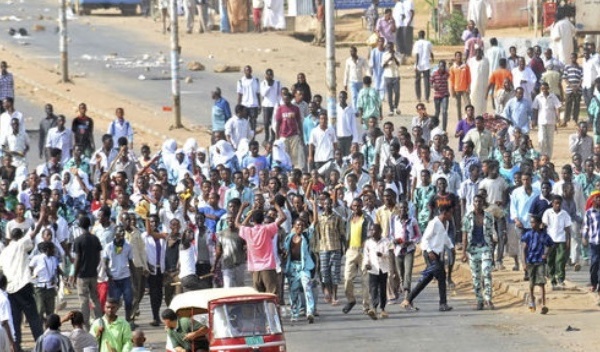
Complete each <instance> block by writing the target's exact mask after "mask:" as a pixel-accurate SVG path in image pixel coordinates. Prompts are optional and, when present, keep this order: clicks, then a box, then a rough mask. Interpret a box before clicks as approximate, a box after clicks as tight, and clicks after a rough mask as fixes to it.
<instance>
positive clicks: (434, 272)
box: [408, 252, 446, 304]
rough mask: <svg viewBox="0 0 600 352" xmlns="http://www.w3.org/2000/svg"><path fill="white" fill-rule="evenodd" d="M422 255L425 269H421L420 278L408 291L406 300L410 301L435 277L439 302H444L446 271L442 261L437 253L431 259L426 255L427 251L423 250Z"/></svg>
mask: <svg viewBox="0 0 600 352" xmlns="http://www.w3.org/2000/svg"><path fill="white" fill-rule="evenodd" d="M424 257H425V262H426V264H427V267H426V268H425V270H423V273H421V279H420V280H419V282H418V283H417V285H416V286H415V288H414V289H413V290H412V291H410V295H409V296H408V301H409V302H411V303H412V301H413V300H414V299H415V298H416V297H417V296H418V295H419V293H421V291H423V289H424V288H425V287H427V285H429V283H430V282H431V280H433V278H436V279H437V282H438V290H439V293H440V304H446V271H445V270H444V262H442V260H441V259H440V256H439V255H436V259H435V260H431V259H430V258H429V256H428V255H427V252H425V253H424Z"/></svg>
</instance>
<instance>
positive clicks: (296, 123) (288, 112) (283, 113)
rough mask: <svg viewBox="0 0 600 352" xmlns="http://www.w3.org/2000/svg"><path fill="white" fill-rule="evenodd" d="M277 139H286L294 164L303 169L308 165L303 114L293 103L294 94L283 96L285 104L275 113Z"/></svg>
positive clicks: (287, 149)
mask: <svg viewBox="0 0 600 352" xmlns="http://www.w3.org/2000/svg"><path fill="white" fill-rule="evenodd" d="M275 124H276V133H277V139H279V138H282V139H283V140H284V141H285V148H286V151H287V153H288V154H289V155H290V158H291V159H292V164H293V165H294V166H296V167H298V168H300V169H302V170H304V167H305V165H306V160H305V157H304V145H303V142H302V141H303V140H304V139H303V136H302V116H301V115H300V109H298V107H297V106H295V105H292V94H290V93H289V92H288V93H287V94H285V95H284V96H283V105H281V106H279V109H277V113H276V114H275Z"/></svg>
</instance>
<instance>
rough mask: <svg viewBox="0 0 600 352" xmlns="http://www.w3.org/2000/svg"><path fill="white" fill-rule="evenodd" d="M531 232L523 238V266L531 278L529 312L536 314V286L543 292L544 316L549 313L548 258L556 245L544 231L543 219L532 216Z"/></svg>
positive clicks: (526, 233)
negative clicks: (547, 292)
mask: <svg viewBox="0 0 600 352" xmlns="http://www.w3.org/2000/svg"><path fill="white" fill-rule="evenodd" d="M530 224H531V230H529V231H527V232H525V234H523V237H521V242H522V243H523V258H524V263H523V266H524V267H526V268H527V273H528V276H529V311H530V312H532V313H533V312H535V296H534V295H533V291H534V289H535V286H539V287H540V289H541V291H542V311H541V313H542V314H546V313H548V307H546V287H545V285H546V273H545V271H546V270H545V266H546V257H547V256H548V251H549V250H550V247H551V246H552V245H554V243H553V242H552V238H550V235H548V233H547V232H546V231H545V230H543V229H542V219H540V218H539V217H537V216H531V221H530Z"/></svg>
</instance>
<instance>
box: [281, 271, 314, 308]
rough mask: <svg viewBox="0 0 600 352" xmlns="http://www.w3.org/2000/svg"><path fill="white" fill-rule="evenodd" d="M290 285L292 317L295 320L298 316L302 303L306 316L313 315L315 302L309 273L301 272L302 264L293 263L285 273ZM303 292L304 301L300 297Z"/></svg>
mask: <svg viewBox="0 0 600 352" xmlns="http://www.w3.org/2000/svg"><path fill="white" fill-rule="evenodd" d="M287 277H288V282H289V284H290V301H291V303H292V317H295V318H297V317H298V316H299V315H300V309H301V307H302V305H303V303H306V315H313V314H314V312H315V300H314V297H313V291H312V287H311V283H310V281H311V280H310V272H309V271H308V270H302V263H301V262H299V261H293V262H292V263H291V266H290V271H289V272H288V273H287ZM302 291H304V301H303V299H302V298H303V297H302Z"/></svg>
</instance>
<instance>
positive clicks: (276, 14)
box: [263, 0, 285, 30]
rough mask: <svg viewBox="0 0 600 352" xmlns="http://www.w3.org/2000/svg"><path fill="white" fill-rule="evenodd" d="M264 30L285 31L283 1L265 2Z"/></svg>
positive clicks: (266, 0)
mask: <svg viewBox="0 0 600 352" xmlns="http://www.w3.org/2000/svg"><path fill="white" fill-rule="evenodd" d="M263 28H266V29H271V30H272V29H277V30H283V29H285V16H284V15H283V0H265V9H264V14H263Z"/></svg>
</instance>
